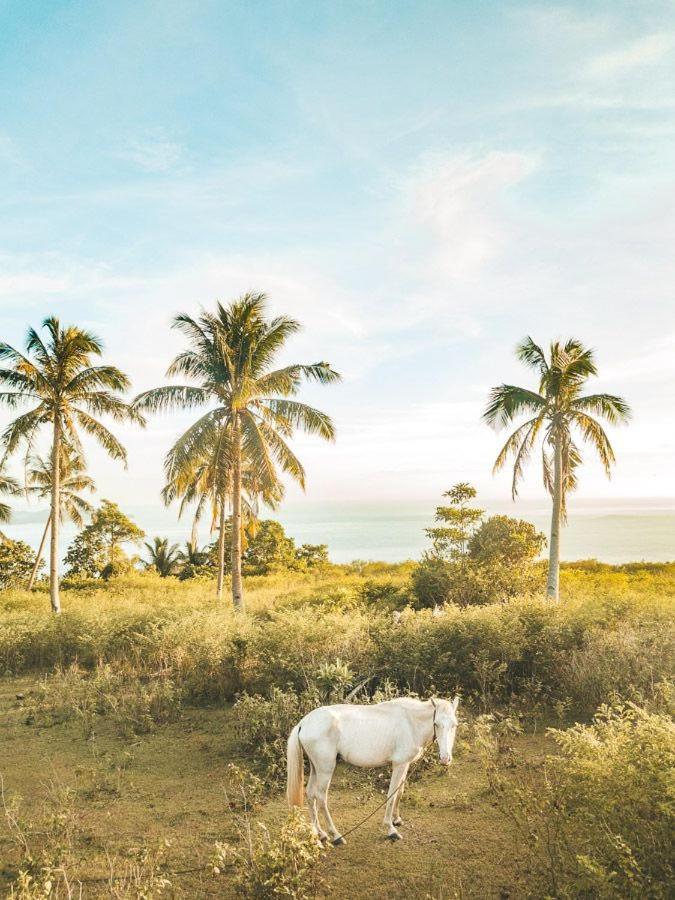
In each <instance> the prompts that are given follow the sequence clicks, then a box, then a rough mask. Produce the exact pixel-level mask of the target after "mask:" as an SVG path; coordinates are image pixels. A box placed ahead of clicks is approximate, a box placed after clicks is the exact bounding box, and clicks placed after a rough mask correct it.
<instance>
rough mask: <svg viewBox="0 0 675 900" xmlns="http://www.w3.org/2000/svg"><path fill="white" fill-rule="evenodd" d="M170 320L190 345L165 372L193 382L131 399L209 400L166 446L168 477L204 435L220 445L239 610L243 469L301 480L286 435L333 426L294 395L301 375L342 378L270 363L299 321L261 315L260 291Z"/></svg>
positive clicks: (317, 368) (164, 404) (314, 368)
mask: <svg viewBox="0 0 675 900" xmlns="http://www.w3.org/2000/svg"><path fill="white" fill-rule="evenodd" d="M173 325H174V327H176V328H178V329H180V330H181V331H182V332H183V333H184V334H185V335H186V336H187V338H188V341H189V347H188V348H187V349H186V350H184V351H183V352H182V353H179V354H178V356H177V357H176V358H175V359H174V361H173V362H172V363H171V365H170V366H169V369H168V372H167V374H168V375H169V376H174V375H182V376H185V377H186V378H187V379H189V380H190V381H191V382H192V384H190V385H183V386H176V385H167V386H165V387H159V388H155V389H154V390H151V391H146V392H145V393H143V394H141V395H140V396H139V397H137V398H136V400H135V401H134V405H135V407H136V409H139V410H143V411H146V410H147V411H150V412H158V411H162V410H168V409H186V408H191V407H199V406H207V405H213V408H211V409H210V410H209V411H208V412H206V413H205V414H204V415H203V416H202V417H201V418H200V419H198V420H197V422H195V423H194V425H192V426H191V427H190V428H188V430H187V431H186V432H185V434H183V435H182V436H181V437H180V438H179V439H178V440H177V441H176V443H175V444H174V446H173V447H172V449H171V451H170V452H169V454H168V456H167V460H166V475H167V483H170V482H171V481H172V480H173V479H174V478H175V477H177V476H180V475H181V473H183V472H184V471H186V470H188V471H189V469H190V467H191V466H192V460H193V458H194V455H195V452H198V451H199V448H200V447H203V446H204V442H205V441H209V442H210V444H211V446H214V447H217V448H218V450H217V460H218V467H219V471H220V474H219V479H218V488H219V490H220V494H221V496H222V497H224V496H225V494H227V496H228V497H229V499H230V503H231V509H232V600H233V603H234V606H235V609H237V610H243V608H244V599H243V589H242V579H241V521H242V471H243V469H244V468H245V467H247V466H248V467H250V469H251V471H252V472H253V473H254V477H255V479H256V481H257V483H258V484H260V485H261V486H263V487H264V489H265V490H269V489H270V488H271V485H273V484H274V482H275V481H277V480H278V469H280V470H281V471H282V472H283V473H285V474H287V475H290V476H291V478H293V479H295V480H296V481H297V482H298V483H299V484H301V485H303V486H304V482H305V472H304V469H303V467H302V464H301V463H300V461H299V459H298V458H297V457H296V456H295V454H294V453H293V451H292V450H291V448H290V447H289V446H288V444H287V442H286V441H287V439H288V438H289V437H291V436H292V434H293V432H294V431H295V429H296V428H302V429H303V430H304V431H306V432H308V433H313V434H318V435H319V436H321V437H323V438H325V439H327V440H332V439H333V438H334V435H335V431H334V428H333V423H332V422H331V420H330V418H329V417H328V416H327V415H326V414H325V413H323V412H320V411H319V410H318V409H314V408H313V407H311V406H307V405H306V404H304V403H299V402H298V401H297V400H294V399H292V398H293V397H294V396H295V395H297V393H298V391H299V389H300V386H301V384H302V382H303V381H304V380H306V379H307V380H313V381H317V382H319V383H320V384H329V383H331V382H334V381H338V380H339V378H340V376H339V375H338V373H337V372H335V371H334V370H333V369H332V368H331V367H330V365H329V364H328V363H325V362H319V363H314V364H312V365H300V364H293V365H289V366H284V367H283V368H280V369H273V368H272V365H273V362H274V359H275V357H276V356H277V354H278V353H279V351H280V350H281V348H282V347H283V346H284V344H285V343H286V341H287V340H288V338H289V337H290V336H291V335H292V334H294V333H295V332H296V331H298V329H299V328H300V325H299V323H298V322H296V321H295V320H294V319H290V318H288V317H286V316H278V317H277V318H274V319H267V318H266V297H265V295H264V294H245V295H244V296H243V297H241V298H239V299H238V300H236V301H235V302H234V303H232V304H230V305H229V306H223V305H222V304H221V303H219V304H218V305H217V307H216V311H215V314H214V313H208V312H202V314H201V315H200V316H199V318H198V319H193V318H192V317H191V316H188V315H184V314H183V315H179V316H177V317H176V318H175V319H174V322H173Z"/></svg>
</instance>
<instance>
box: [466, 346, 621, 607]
mask: <svg viewBox="0 0 675 900" xmlns="http://www.w3.org/2000/svg"><path fill="white" fill-rule="evenodd" d="M516 355H517V357H518V359H519V360H520V361H521V362H523V363H525V365H527V366H529V368H531V369H534V371H535V372H537V374H538V375H539V387H538V392H537V391H532V390H528V389H527V388H521V387H516V386H515V385H512V384H501V385H499V386H498V387H495V388H493V389H492V391H491V393H490V400H489V402H488V405H487V408H486V410H485V413H484V416H483V417H484V419H485V420H486V421H487V422H488V424H490V425H493V426H500V427H504V426H506V425H509V424H511V423H512V422H513V421H514V420H516V419H517V418H518V417H519V416H520V415H522V414H526V415H527V416H528V418H527V419H526V421H525V422H523V423H522V424H521V425H519V426H518V427H517V428H516V430H515V431H514V432H513V434H511V436H510V437H509V439H508V440H507V441H506V443H505V444H504V446H503V447H502V449H501V451H500V453H499V455H498V457H497V460H496V462H495V465H494V471H495V472H496V471H498V470H499V469H501V468H502V467H503V466H504V465H505V464H506V461H507V460H508V458H509V457H510V456H513V457H514V464H513V481H512V485H511V493H512V496H513V498H514V499H515V497H516V495H517V493H518V482H519V481H520V479H521V478H522V474H523V466H524V464H525V462H526V461H527V460H528V458H529V456H530V453H531V451H532V448H533V447H534V445H535V444H536V442H537V438H538V437H539V436H540V435H541V437H542V461H543V471H544V486H545V488H546V490H547V491H548V492H549V493H550V494H551V496H552V498H553V511H552V516H551V540H550V544H549V566H548V583H547V588H546V593H547V595H548V596H549V597H550V598H552V599H555V600H557V599H558V597H559V572H560V523H561V521H562V522H565V521H566V519H567V494H568V492H569V491H573V490H574V489H575V488H576V486H577V474H576V471H577V468H578V466H579V465H580V463H581V461H582V459H581V451H580V449H579V446H578V444H577V443H575V438H577V439H578V438H580V439H581V441H582V442H585V443H587V444H590V445H591V446H592V447H593V448H594V449H595V450H596V452H597V454H598V456H599V457H600V461H601V463H602V465H603V466H604V469H605V472H606V474H607V477H610V474H611V467H612V465H613V464H614V462H615V457H614V451H613V449H612V445H611V444H610V442H609V438H608V437H607V434H606V433H605V431H604V429H603V427H602V425H601V424H600V422H599V421H598V420H597V418H594V416H597V417H600V418H602V419H604V420H605V421H606V422H608V423H609V424H610V425H616V424H619V423H621V422H625V421H627V420H628V418H629V417H630V407H629V406H628V404H627V403H626V401H625V400H623V399H622V398H621V397H616V396H614V395H613V394H585V395H583V394H582V393H581V392H582V390H583V389H584V386H585V384H586V382H587V380H588V379H589V378H590V377H591V376H593V375H597V368H596V365H595V359H594V354H593V351H592V350H590V349H588V348H586V347H584V346H583V344H581V342H580V341H577V340H573V339H571V340H568V341H567V343H565V344H561V343H560V342H559V341H555V342H552V343H551V346H550V349H549V358H548V359H547V358H546V355H545V353H544V351H543V350H542V349H541V347H539V346H537V344H535V343H534V341H533V340H532V338H530V337H527V338H525V340H524V341H522V343H520V344H519V345H518V347H517V348H516Z"/></svg>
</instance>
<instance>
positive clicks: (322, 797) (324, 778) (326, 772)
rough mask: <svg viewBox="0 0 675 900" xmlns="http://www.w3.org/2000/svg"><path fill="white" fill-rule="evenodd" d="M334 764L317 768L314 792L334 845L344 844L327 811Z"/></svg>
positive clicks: (326, 764)
mask: <svg viewBox="0 0 675 900" xmlns="http://www.w3.org/2000/svg"><path fill="white" fill-rule="evenodd" d="M335 763H336V760H335V759H333V760H332V761H330V762H329V761H328V760H326V761H325V764H324V765H322V766H321V767H319V766H317V771H316V792H317V802H318V804H319V808H320V809H321V812H322V813H323V816H324V819H325V820H326V824H327V825H328V830H329V831H330V836H331V838H332V840H333V843H334V844H336V845H337V844H344V843H345V839H344V838H343V837H342V835H341V834H340V832H339V831H338V830H337V828H336V827H335V823H334V822H333V819H332V817H331V814H330V810H329V809H328V788H329V787H330V782H331V778H332V777H333V772H334V771H335Z"/></svg>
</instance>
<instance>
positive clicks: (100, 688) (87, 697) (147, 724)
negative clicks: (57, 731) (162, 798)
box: [24, 665, 180, 737]
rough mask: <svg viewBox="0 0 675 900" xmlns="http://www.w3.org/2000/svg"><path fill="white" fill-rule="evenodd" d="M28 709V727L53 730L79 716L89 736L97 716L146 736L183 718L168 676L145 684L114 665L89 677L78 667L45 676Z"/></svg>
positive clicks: (27, 703)
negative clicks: (107, 718)
mask: <svg viewBox="0 0 675 900" xmlns="http://www.w3.org/2000/svg"><path fill="white" fill-rule="evenodd" d="M24 707H25V709H26V713H27V716H26V721H27V724H29V725H39V726H42V727H48V726H51V725H57V724H59V723H61V722H66V721H68V720H70V719H73V718H76V719H79V720H80V721H81V723H82V726H83V729H84V732H85V734H86V735H87V737H89V736H91V735H92V734H93V733H94V730H95V724H96V718H97V717H98V716H107V717H109V718H110V719H111V720H112V721H113V722H114V723H115V725H116V727H117V728H118V730H119V731H120V732H121V733H123V734H142V733H144V732H150V731H154V729H155V727H156V726H157V725H160V724H164V723H166V722H171V721H174V720H175V719H176V718H177V717H178V716H179V715H180V696H179V693H178V691H177V689H176V686H175V684H174V683H173V681H172V680H171V679H170V678H169V677H168V676H164V677H159V678H154V679H152V680H149V681H147V682H146V683H143V682H141V681H139V679H138V678H137V677H136V676H129V675H123V674H121V673H118V672H114V671H113V670H112V669H111V668H110V666H99V667H98V668H97V669H96V670H95V671H94V672H93V673H91V674H88V673H83V672H82V671H81V670H80V669H79V668H78V667H77V666H75V665H73V666H71V667H70V668H69V669H67V670H65V671H59V672H56V673H55V674H53V675H49V676H47V677H45V678H44V679H43V680H42V681H41V682H40V684H39V685H38V687H37V688H36V689H35V690H33V691H32V692H31V693H30V694H29V695H28V697H27V698H26V700H25V701H24Z"/></svg>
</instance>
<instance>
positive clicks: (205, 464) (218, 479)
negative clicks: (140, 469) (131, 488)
mask: <svg viewBox="0 0 675 900" xmlns="http://www.w3.org/2000/svg"><path fill="white" fill-rule="evenodd" d="M229 452H230V447H229V443H228V442H227V441H222V440H221V439H220V437H219V436H218V435H217V434H215V435H214V434H207V435H205V437H204V440H203V443H202V445H200V446H199V447H194V448H193V452H192V453H191V455H190V458H189V460H185V461H184V462H183V463H182V464H181V465H180V466H178V467H174V477H173V478H172V480H171V481H170V482H169V483H168V484H167V485H166V486H165V487H164V489H163V490H162V498H163V500H164V502H165V504H166V505H167V506H169V505H170V504H171V503H172V502H173V501H174V500H177V499H179V500H180V506H179V509H178V517H179V518H180V517H181V515H182V514H183V512H184V511H185V509H186V507H187V506H188V505H190V504H193V503H194V504H195V511H194V518H193V524H192V538H191V540H192V543H193V544H194V545H195V546H197V527H198V524H199V521H200V520H201V518H202V516H203V514H204V512H205V510H206V508H207V507H209V506H210V508H211V531H213V530H214V528H217V529H218V580H217V586H216V594H217V597H218V599H219V600H220V599H222V594H223V587H224V583H225V533H226V508H227V505H228V498H229V497H231V493H232V466H231V464H230V456H229ZM283 495H284V488H283V484H282V483H281V482H280V481H279V480H278V479H277V480H274V481H272V482H270V483H268V484H261V483H259V481H258V480H257V478H256V473H255V472H254V471H252V469H251V467H250V466H248V465H246V464H245V462H244V465H243V470H242V529H245V528H246V527H249V528H250V527H251V525H252V524H253V523H254V522H255V520H256V518H257V515H258V506H259V501H261V500H262V502H264V503H265V504H266V505H267V506H269V507H271V508H272V509H275V508H276V506H277V505H278V503H279V502H280V501H281V499H282V498H283Z"/></svg>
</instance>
